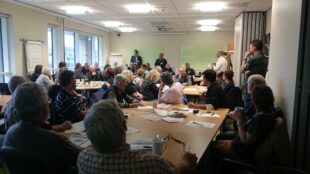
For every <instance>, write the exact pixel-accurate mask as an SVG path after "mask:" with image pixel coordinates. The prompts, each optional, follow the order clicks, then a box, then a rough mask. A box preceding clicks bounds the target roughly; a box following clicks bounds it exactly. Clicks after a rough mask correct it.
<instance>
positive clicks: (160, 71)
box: [155, 66, 163, 74]
mask: <svg viewBox="0 0 310 174" xmlns="http://www.w3.org/2000/svg"><path fill="white" fill-rule="evenodd" d="M155 69H156V70H157V71H158V72H159V74H162V73H163V69H162V68H161V66H155Z"/></svg>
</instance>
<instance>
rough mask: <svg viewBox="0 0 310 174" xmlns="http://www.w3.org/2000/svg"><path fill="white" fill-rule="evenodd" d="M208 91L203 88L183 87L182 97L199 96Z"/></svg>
mask: <svg viewBox="0 0 310 174" xmlns="http://www.w3.org/2000/svg"><path fill="white" fill-rule="evenodd" d="M207 91H208V89H207V87H205V86H184V89H183V93H184V95H191V96H200V95H201V94H203V93H205V92H207Z"/></svg>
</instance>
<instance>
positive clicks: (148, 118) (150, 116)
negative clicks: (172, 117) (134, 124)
mask: <svg viewBox="0 0 310 174" xmlns="http://www.w3.org/2000/svg"><path fill="white" fill-rule="evenodd" d="M142 118H144V119H147V120H151V121H159V120H161V117H160V116H158V115H154V114H149V115H144V116H142Z"/></svg>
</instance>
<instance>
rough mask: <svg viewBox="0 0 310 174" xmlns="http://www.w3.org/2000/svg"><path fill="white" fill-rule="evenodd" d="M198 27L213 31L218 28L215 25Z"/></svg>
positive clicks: (202, 29)
mask: <svg viewBox="0 0 310 174" xmlns="http://www.w3.org/2000/svg"><path fill="white" fill-rule="evenodd" d="M199 29H200V30H201V31H215V30H217V29H218V28H217V27H216V26H201V27H200V28H199Z"/></svg>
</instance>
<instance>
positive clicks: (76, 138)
mask: <svg viewBox="0 0 310 174" xmlns="http://www.w3.org/2000/svg"><path fill="white" fill-rule="evenodd" d="M69 141H71V142H72V143H73V144H75V145H77V146H80V145H81V144H83V143H85V142H86V141H89V140H88V138H87V136H86V135H80V134H74V135H72V136H70V137H69Z"/></svg>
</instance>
